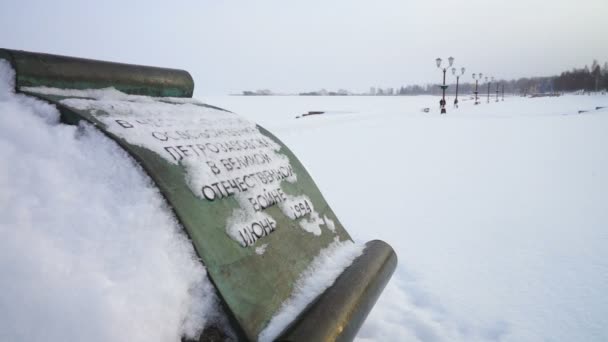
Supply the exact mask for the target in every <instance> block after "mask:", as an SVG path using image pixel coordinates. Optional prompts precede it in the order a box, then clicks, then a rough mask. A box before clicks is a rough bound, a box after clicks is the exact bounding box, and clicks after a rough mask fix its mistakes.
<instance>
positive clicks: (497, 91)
mask: <svg viewBox="0 0 608 342" xmlns="http://www.w3.org/2000/svg"><path fill="white" fill-rule="evenodd" d="M496 102H498V82H496Z"/></svg>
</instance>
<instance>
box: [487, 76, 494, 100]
mask: <svg viewBox="0 0 608 342" xmlns="http://www.w3.org/2000/svg"><path fill="white" fill-rule="evenodd" d="M492 81H494V77H491V78H490V81H489V82H488V76H486V83H488V101H487V103H490V84H491V83H492Z"/></svg>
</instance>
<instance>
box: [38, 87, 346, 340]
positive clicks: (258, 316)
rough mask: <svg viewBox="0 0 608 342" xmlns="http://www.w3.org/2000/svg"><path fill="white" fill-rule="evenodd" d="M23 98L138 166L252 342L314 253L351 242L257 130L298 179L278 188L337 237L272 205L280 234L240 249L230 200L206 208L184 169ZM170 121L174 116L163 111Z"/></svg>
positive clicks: (67, 110) (75, 112)
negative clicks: (105, 139)
mask: <svg viewBox="0 0 608 342" xmlns="http://www.w3.org/2000/svg"><path fill="white" fill-rule="evenodd" d="M28 94H29V95H32V96H37V97H39V98H42V99H45V100H47V101H49V102H51V103H54V104H56V105H57V107H58V108H59V110H60V111H61V113H62V117H63V119H64V121H65V122H68V123H76V122H78V121H79V120H85V121H87V122H90V123H92V124H94V125H95V126H97V128H99V129H100V130H101V131H102V132H104V133H106V134H107V135H108V136H109V137H111V138H112V139H113V140H115V141H116V142H117V143H118V144H119V145H120V146H121V147H123V148H124V149H125V150H126V151H128V152H129V154H130V155H131V156H132V157H134V158H135V159H136V160H137V161H138V162H139V163H140V164H141V165H142V167H143V168H144V169H145V170H146V172H147V173H148V175H150V177H151V178H152V179H153V180H154V182H155V183H156V184H157V186H158V188H159V189H160V191H161V193H162V194H163V195H164V197H165V198H166V199H167V201H168V202H169V203H170V204H171V207H172V208H173V211H174V212H175V214H176V216H177V217H178V219H179V221H180V222H181V224H182V225H183V226H184V228H185V229H186V231H187V232H188V235H189V236H190V238H191V239H192V242H193V244H194V246H195V248H196V251H197V253H198V255H199V256H200V257H201V259H202V261H203V263H204V264H205V266H206V268H207V271H208V273H209V276H210V277H211V279H212V280H213V282H214V284H215V285H216V287H217V289H218V291H219V293H220V294H221V297H222V299H223V300H224V301H225V302H226V304H227V306H228V308H229V309H230V311H231V312H232V314H233V315H234V316H235V318H236V320H237V321H238V323H239V325H240V327H241V328H242V329H243V331H244V333H245V334H246V336H247V338H249V339H251V340H255V339H256V338H257V335H258V334H259V332H260V331H261V330H262V329H263V328H264V326H265V325H266V324H267V323H268V321H269V320H270V319H271V318H272V316H273V315H274V314H275V313H276V311H277V310H278V309H279V307H280V305H281V304H282V303H283V302H284V301H285V300H286V299H287V298H288V297H289V296H290V294H291V293H292V290H293V285H294V284H295V282H296V280H297V279H298V277H299V275H300V274H301V273H302V271H303V270H304V269H306V267H307V266H308V265H309V264H310V262H311V261H312V259H313V258H314V257H315V256H316V255H317V254H318V253H319V251H320V250H321V249H323V248H325V247H327V246H328V245H329V244H330V243H331V242H333V241H334V239H335V238H336V237H337V238H339V239H340V240H346V239H350V237H349V235H348V233H347V232H346V230H345V229H344V228H343V227H342V225H341V224H340V222H339V221H338V219H337V217H336V216H335V214H334V213H333V211H332V210H331V208H330V207H329V205H328V204H327V202H326V201H325V199H324V198H323V196H322V195H321V193H320V192H319V190H318V188H317V186H316V185H315V183H314V181H313V180H312V178H311V177H310V175H309V174H308V173H307V172H306V170H305V169H304V167H303V166H302V164H301V163H300V162H299V161H298V160H297V158H296V157H295V156H294V155H293V154H292V153H291V151H290V150H289V149H288V148H287V147H286V146H285V145H283V144H282V143H281V142H280V141H279V140H278V139H277V138H275V137H274V136H273V135H272V134H270V133H269V132H268V131H266V130H264V129H263V128H261V127H259V129H260V131H261V132H262V133H263V134H264V135H265V136H267V137H268V138H270V139H272V140H273V141H275V142H277V143H279V144H280V145H281V151H280V152H281V153H282V154H284V155H286V156H287V157H288V158H289V160H290V163H291V165H292V167H293V169H294V171H295V173H296V174H297V177H298V179H297V182H296V183H294V184H291V183H286V184H283V189H284V191H285V193H287V194H289V195H294V196H295V195H299V194H305V195H306V196H308V197H309V198H310V200H311V201H312V204H313V206H314V208H315V209H316V210H317V212H319V214H320V215H321V216H327V217H328V218H329V219H331V220H332V221H333V222H334V224H335V232H331V231H329V230H327V229H323V233H322V234H321V235H320V236H314V235H312V234H311V233H309V232H306V231H303V230H302V229H300V228H299V227H298V222H296V221H294V220H292V219H291V218H289V217H287V216H285V214H284V213H283V212H282V211H281V210H280V209H279V208H278V207H277V206H271V207H269V208H267V209H265V212H266V213H268V214H269V215H271V216H272V217H273V218H275V220H276V222H277V224H276V226H277V229H276V230H275V231H274V232H272V234H269V235H268V236H265V237H264V238H263V239H260V240H258V241H256V243H255V244H253V245H252V246H248V247H242V246H241V245H239V244H238V243H237V242H235V241H234V240H233V239H231V238H230V237H229V236H228V235H227V234H226V221H227V218H228V217H230V215H231V214H232V212H233V210H235V209H238V208H239V204H238V203H237V201H236V200H235V199H234V198H232V197H228V198H225V199H222V200H219V201H212V202H210V201H206V200H204V199H201V198H200V197H198V196H196V195H195V194H194V193H193V191H192V190H191V188H190V187H188V185H187V183H186V179H185V177H184V173H185V171H184V168H183V167H182V166H181V165H173V164H171V163H169V162H167V161H166V160H165V159H164V158H162V157H160V156H159V155H158V154H157V153H155V152H152V151H151V150H149V149H146V148H144V147H141V146H137V145H134V144H131V143H129V142H128V141H126V140H125V139H123V138H121V137H119V136H117V135H115V134H113V133H111V132H109V131H108V129H107V126H106V124H105V123H104V122H102V121H101V120H99V119H100V115H104V113H100V112H95V111H83V110H79V109H76V108H71V107H68V106H66V105H65V104H63V103H62V102H61V101H62V100H64V99H66V98H64V97H59V96H51V95H42V94H34V93H28ZM164 103H166V102H164ZM166 104H167V106H171V104H168V103H166ZM226 114H227V115H229V114H230V113H226ZM167 115H171V113H170V112H167ZM264 244H267V248H266V250H265V253H264V254H263V255H258V254H256V252H255V248H257V247H260V246H261V245H264Z"/></svg>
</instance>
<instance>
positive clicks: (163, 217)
mask: <svg viewBox="0 0 608 342" xmlns="http://www.w3.org/2000/svg"><path fill="white" fill-rule="evenodd" d="M13 76H14V73H13V72H12V70H10V68H9V66H8V64H7V63H6V62H5V61H3V60H0V156H1V157H2V167H0V189H1V190H0V212H1V215H0V247H1V248H0V277H1V281H0V321H1V323H0V340H1V341H159V342H160V341H179V340H180V338H181V336H182V335H185V336H191V337H196V336H197V335H198V334H199V333H200V330H201V329H202V327H203V326H204V325H205V323H206V322H209V321H212V320H214V319H216V317H214V314H213V313H214V312H217V305H216V297H215V293H214V291H213V288H212V285H211V284H210V283H209V281H208V279H207V276H206V271H205V269H204V268H203V267H202V265H201V264H200V262H199V261H198V260H197V257H196V255H195V253H194V249H193V247H192V245H191V243H190V241H188V240H187V238H186V237H185V235H184V234H183V232H182V228H181V227H180V226H179V225H178V223H177V222H176V221H175V219H174V217H173V215H172V214H171V213H170V211H169V210H168V208H167V207H166V204H165V202H164V200H163V199H162V197H161V195H160V193H159V191H158V190H157V189H156V187H155V186H154V185H153V184H152V181H151V180H150V179H149V178H148V177H147V176H146V175H145V173H144V172H143V170H142V169H141V168H140V167H139V166H137V164H135V162H134V161H133V160H132V159H131V158H130V157H128V155H127V154H126V152H124V151H123V150H122V149H121V148H119V147H118V145H116V144H115V143H113V142H112V141H110V140H109V139H107V138H106V137H105V136H103V135H102V134H101V133H99V132H98V131H97V130H96V129H95V128H93V127H91V126H88V125H81V126H78V127H76V126H67V125H63V124H59V112H58V111H57V109H56V108H55V107H54V106H50V105H48V104H46V103H44V102H42V101H38V100H34V99H32V98H29V97H26V96H24V95H16V94H14V93H13V84H14V83H13V82H14V80H13Z"/></svg>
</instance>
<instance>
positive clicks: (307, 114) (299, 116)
mask: <svg viewBox="0 0 608 342" xmlns="http://www.w3.org/2000/svg"><path fill="white" fill-rule="evenodd" d="M321 114H325V112H321V111H309V112H308V113H304V114H302V115H298V116H296V119H299V118H303V117H305V116H311V115H321Z"/></svg>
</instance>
